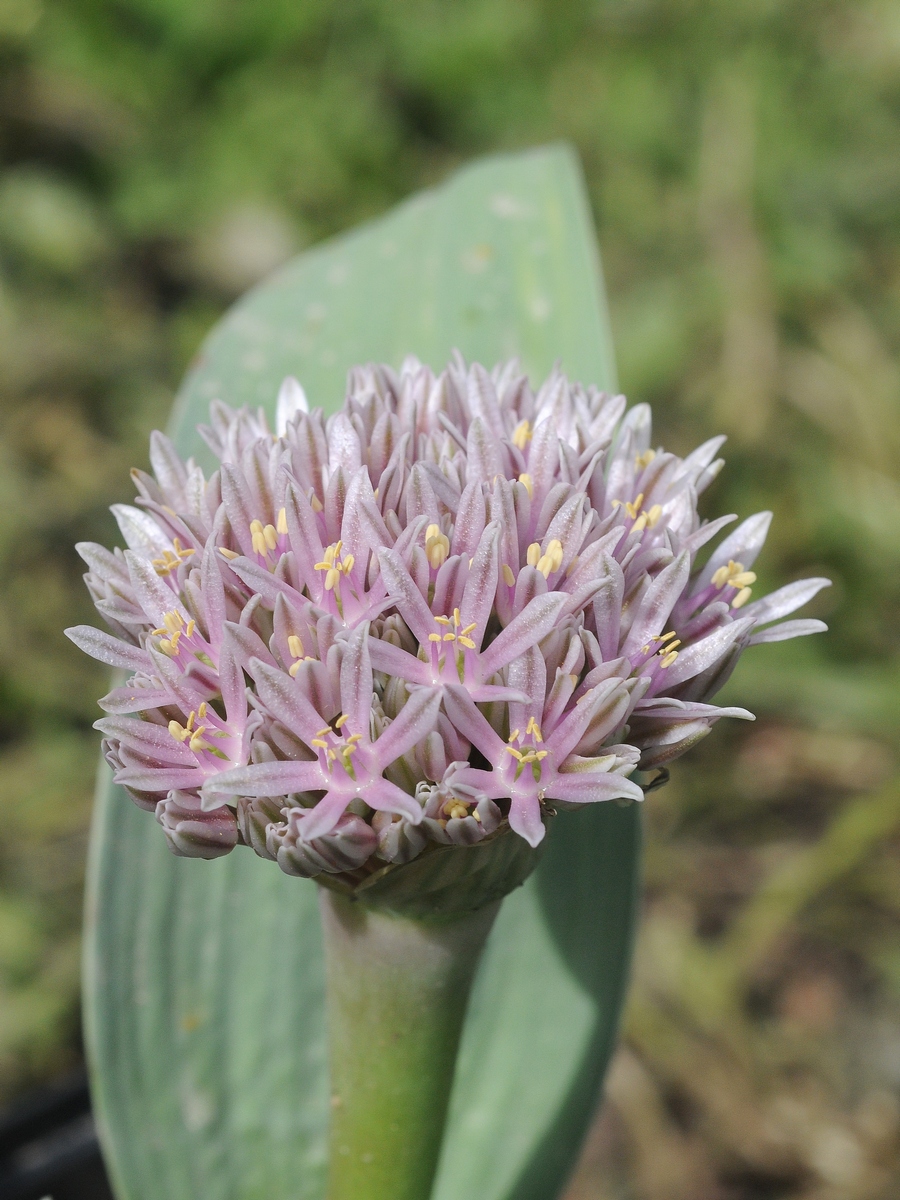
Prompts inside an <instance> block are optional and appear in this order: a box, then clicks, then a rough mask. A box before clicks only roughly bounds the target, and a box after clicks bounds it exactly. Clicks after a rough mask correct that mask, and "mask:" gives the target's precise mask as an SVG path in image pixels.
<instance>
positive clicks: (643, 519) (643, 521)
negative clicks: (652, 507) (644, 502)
mask: <svg viewBox="0 0 900 1200" xmlns="http://www.w3.org/2000/svg"><path fill="white" fill-rule="evenodd" d="M646 528H647V514H646V513H641V515H640V516H639V517H638V519H637V520H636V521H635V523H634V524H633V525H632V527H631V532H632V533H634V532H635V530H637V532H638V533H640V532H641V530H642V529H646Z"/></svg>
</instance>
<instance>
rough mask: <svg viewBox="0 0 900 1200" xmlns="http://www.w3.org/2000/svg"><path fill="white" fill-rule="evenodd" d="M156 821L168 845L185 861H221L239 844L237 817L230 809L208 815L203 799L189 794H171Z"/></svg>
mask: <svg viewBox="0 0 900 1200" xmlns="http://www.w3.org/2000/svg"><path fill="white" fill-rule="evenodd" d="M156 819H157V821H159V823H160V825H162V827H163V832H164V833H165V835H166V841H167V842H168V843H169V846H170V848H171V849H172V851H173V852H174V853H175V854H179V855H181V857H183V858H221V857H222V855H224V854H230V853H231V851H232V850H233V849H234V848H235V846H236V845H237V841H238V827H237V821H236V819H235V815H234V813H233V812H232V811H231V809H230V808H228V806H227V805H224V804H223V805H222V807H221V808H215V809H213V810H212V811H210V812H205V811H204V810H203V808H202V807H201V805H200V797H199V796H195V795H193V794H192V793H190V792H170V793H169V795H168V796H167V797H166V799H165V800H160V802H159V804H157V806H156Z"/></svg>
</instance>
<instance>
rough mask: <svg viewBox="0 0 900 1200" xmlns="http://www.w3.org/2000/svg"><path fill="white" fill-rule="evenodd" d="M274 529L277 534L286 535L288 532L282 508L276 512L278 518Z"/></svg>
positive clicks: (285, 515) (285, 514)
mask: <svg viewBox="0 0 900 1200" xmlns="http://www.w3.org/2000/svg"><path fill="white" fill-rule="evenodd" d="M275 528H276V530H277V531H278V533H287V531H288V527H287V513H286V512H285V510H284V509H283V508H279V510H278V518H277V520H276V521H275Z"/></svg>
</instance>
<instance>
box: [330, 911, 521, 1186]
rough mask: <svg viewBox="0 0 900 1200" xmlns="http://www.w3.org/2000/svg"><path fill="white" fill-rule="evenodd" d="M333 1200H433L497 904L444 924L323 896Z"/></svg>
mask: <svg viewBox="0 0 900 1200" xmlns="http://www.w3.org/2000/svg"><path fill="white" fill-rule="evenodd" d="M319 895H320V906H321V911H322V925H323V930H324V936H325V959H326V969H327V985H328V1022H329V1054H330V1062H331V1090H332V1097H331V1104H332V1108H331V1160H330V1178H329V1187H328V1200H428V1197H429V1196H430V1195H431V1186H432V1182H433V1180H434V1173H435V1170H436V1168H437V1161H438V1155H439V1153H440V1148H441V1138H442V1136H443V1132H444V1121H445V1119H446V1115H447V1102H448V1100H449V1096H450V1086H451V1083H452V1081H453V1070H454V1065H455V1063H456V1052H457V1049H458V1046H459V1039H460V1034H461V1032H462V1025H463V1019H464V1017H465V1011H466V1004H467V1003H468V998H469V992H470V990H471V986H472V980H473V978H474V976H475V969H476V967H477V965H478V959H479V957H480V954H481V951H482V948H483V946H484V943H485V941H486V939H487V935H488V933H489V932H490V929H491V925H492V924H493V921H494V917H495V916H496V915H497V911H498V909H499V907H500V905H499V902H498V903H495V904H491V905H489V906H487V907H485V908H482V909H479V910H478V911H477V912H475V913H470V914H467V915H465V916H462V917H456V918H455V919H453V920H446V921H443V922H440V923H437V922H426V921H423V920H419V919H415V918H409V917H399V916H394V915H389V914H387V913H384V912H379V911H376V910H373V909H371V908H366V907H365V906H364V905H363V904H362V903H361V902H360V901H354V900H349V899H347V898H346V897H344V896H341V895H339V894H337V893H335V892H331V891H328V890H326V889H325V888H321V889H320V892H319Z"/></svg>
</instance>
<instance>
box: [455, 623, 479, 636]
mask: <svg viewBox="0 0 900 1200" xmlns="http://www.w3.org/2000/svg"><path fill="white" fill-rule="evenodd" d="M477 628H478V622H477V621H473V622H472V623H471V624H470V625H467V626H466V627H465V629H461V630H460V631H459V636H460V637H467V636H468V635H469V634H470V633H471V632H472V630H473V629H477Z"/></svg>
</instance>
